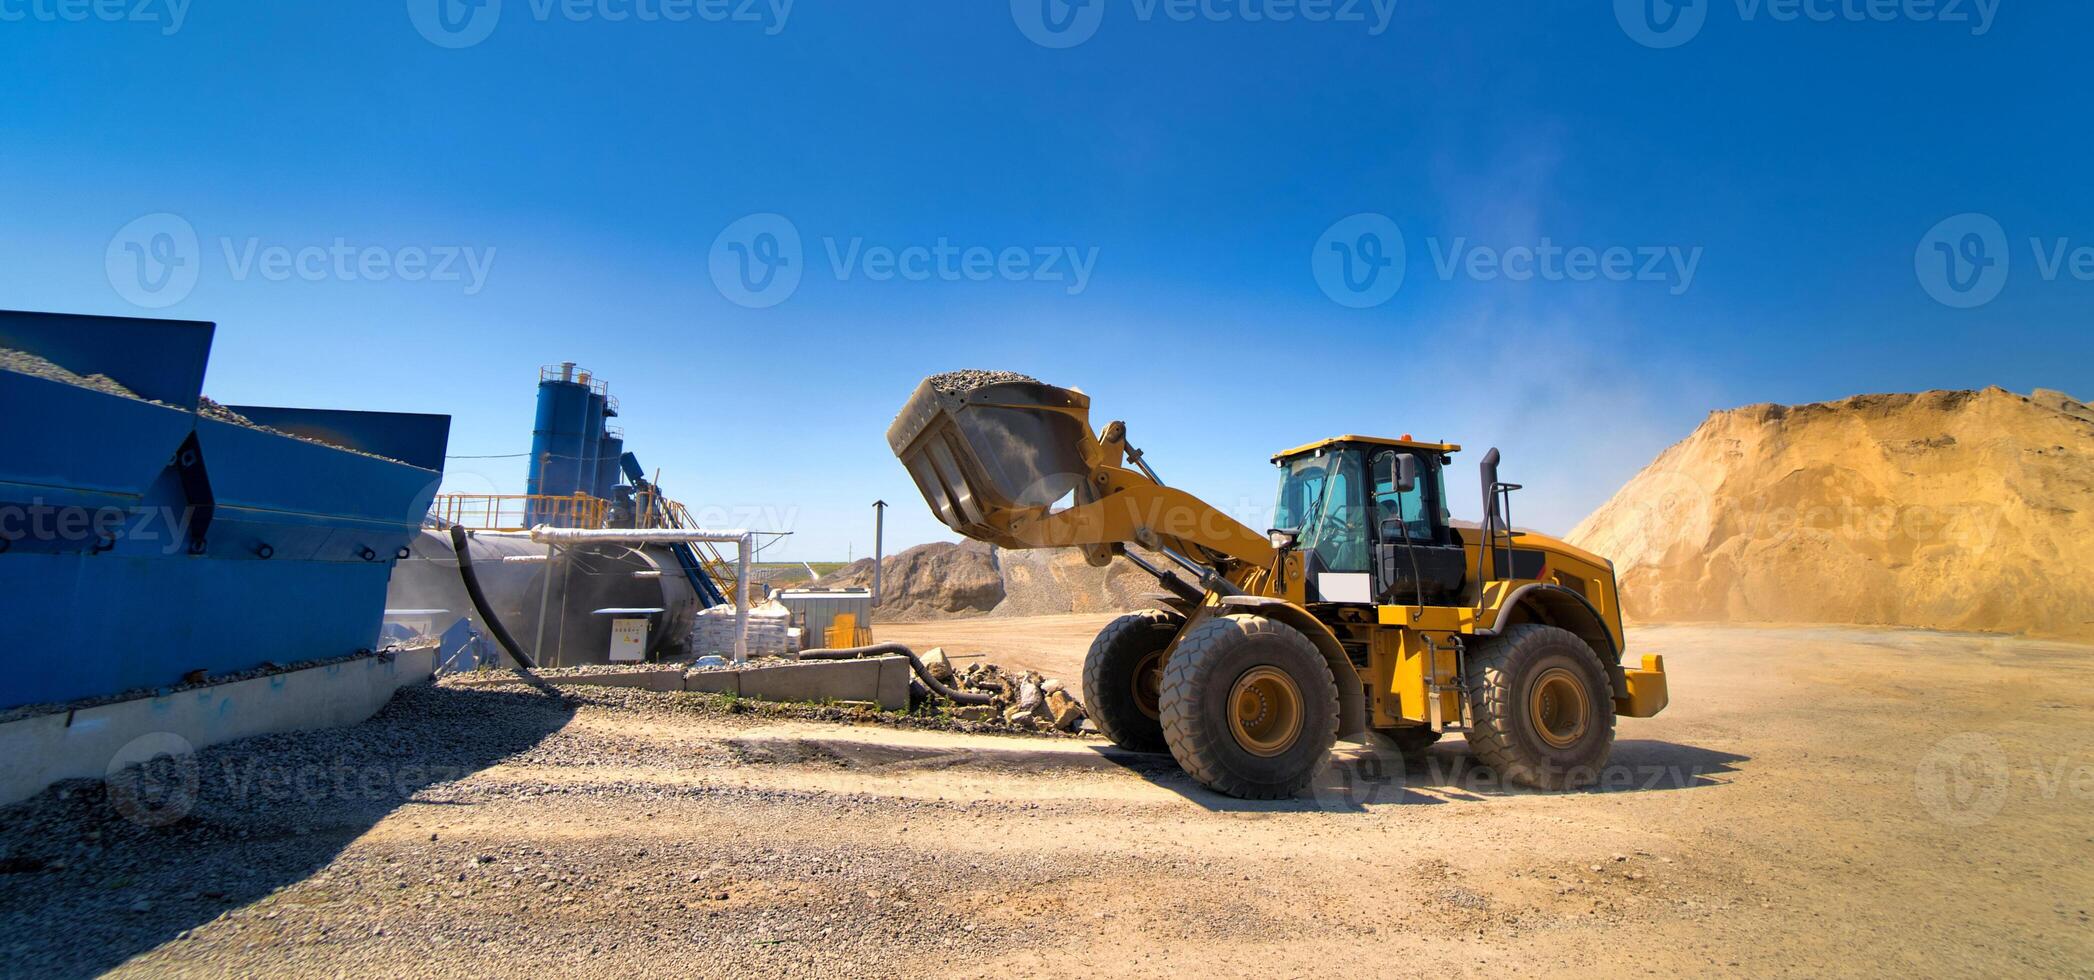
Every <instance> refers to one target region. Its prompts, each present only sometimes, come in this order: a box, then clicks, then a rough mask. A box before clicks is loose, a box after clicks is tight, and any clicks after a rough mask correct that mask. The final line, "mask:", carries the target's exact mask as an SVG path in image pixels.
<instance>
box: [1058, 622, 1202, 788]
mask: <svg viewBox="0 0 2094 980" xmlns="http://www.w3.org/2000/svg"><path fill="white" fill-rule="evenodd" d="M1184 625H1185V618H1184V617H1183V616H1180V615H1178V614H1177V613H1174V612H1166V611H1164V610H1162V609H1145V610H1142V611H1141V612H1135V613H1128V614H1127V615H1125V616H1121V617H1120V618H1118V619H1115V620H1113V621H1112V622H1110V623H1107V624H1105V628H1104V629H1102V630H1099V631H1098V638H1097V639H1095V640H1092V641H1091V652H1090V653H1088V654H1085V655H1084V658H1083V698H1084V710H1085V711H1086V712H1088V713H1089V715H1090V719H1091V721H1093V722H1095V723H1097V725H1098V731H1099V732H1100V733H1102V734H1104V736H1105V737H1106V738H1109V739H1112V743H1113V744H1114V745H1117V746H1119V747H1120V748H1123V749H1128V750H1130V751H1134V752H1162V751H1164V750H1165V748H1166V746H1165V745H1164V741H1163V722H1162V721H1161V720H1160V719H1161V717H1162V711H1161V709H1160V708H1159V707H1158V705H1157V703H1156V695H1157V693H1158V692H1159V691H1160V690H1161V688H1162V676H1161V671H1162V663H1161V661H1160V659H1153V658H1160V657H1161V655H1162V654H1163V651H1164V649H1165V648H1167V647H1169V646H1170V645H1171V638H1172V637H1174V636H1177V635H1178V629H1179V628H1180V627H1182V626H1184ZM1145 669H1151V670H1154V671H1156V672H1157V673H1156V674H1154V675H1153V676H1152V677H1151V678H1150V679H1149V681H1148V682H1147V683H1142V682H1141V680H1140V678H1139V677H1138V676H1137V675H1138V673H1139V672H1140V671H1142V670H1145Z"/></svg>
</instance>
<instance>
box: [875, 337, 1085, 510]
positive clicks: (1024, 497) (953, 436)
mask: <svg viewBox="0 0 2094 980" xmlns="http://www.w3.org/2000/svg"><path fill="white" fill-rule="evenodd" d="M984 377H985V375H984V374H983V373H981V372H967V373H959V374H951V375H938V376H935V377H932V378H928V379H925V381H924V382H923V383H922V384H920V385H918V386H917V387H916V393H915V394H914V395H911V396H910V398H909V402H908V404H907V405H904V406H903V407H902V411H901V414H900V415H898V416H896V417H895V420H894V424H893V425H892V426H890V427H888V429H887V443H888V445H889V446H890V447H892V448H893V449H894V455H895V457H896V458H898V459H900V460H901V461H902V465H903V466H906V467H908V469H909V475H910V476H912V477H914V478H915V480H916V488H917V489H918V490H920V491H922V493H923V499H924V500H925V501H926V502H928V503H929V504H930V505H931V510H932V511H933V512H934V513H936V514H937V515H938V519H939V520H940V521H943V522H945V525H946V526H947V527H950V528H952V529H953V530H955V531H958V532H959V533H961V534H963V535H966V536H967V537H970V538H973V539H975V540H977V541H987V542H989V543H991V544H995V545H999V546H1002V547H1006V548H1023V547H1028V545H1027V544H1026V543H1024V542H1022V541H1020V540H1019V539H1018V538H1016V537H1014V536H1013V535H1012V533H1011V529H1012V528H1013V527H1015V526H1018V525H1020V524H1023V523H1028V522H1031V521H1034V520H1037V519H1038V518H1039V517H1040V516H1042V515H1044V514H1046V513H1048V509H1049V508H1050V507H1051V506H1053V505H1054V504H1055V503H1056V502H1058V501H1061V500H1062V498H1064V497H1067V496H1069V495H1070V494H1071V493H1072V492H1076V491H1078V490H1079V488H1081V487H1082V486H1083V485H1084V482H1085V481H1086V480H1087V479H1089V477H1090V473H1091V462H1090V461H1091V460H1093V459H1095V458H1096V457H1097V453H1098V442H1097V436H1096V434H1094V433H1093V432H1092V431H1091V423H1090V408H1091V399H1090V396H1088V395H1085V394H1084V393H1082V392H1080V391H1074V390H1071V389H1068V388H1057V387H1055V386H1053V385H1049V384H1042V383H1040V382H1038V381H1032V380H1021V381H1009V380H988V381H986V383H985V382H984V380H983V379H984ZM986 377H987V378H990V379H996V378H1000V377H1013V376H997V375H986Z"/></svg>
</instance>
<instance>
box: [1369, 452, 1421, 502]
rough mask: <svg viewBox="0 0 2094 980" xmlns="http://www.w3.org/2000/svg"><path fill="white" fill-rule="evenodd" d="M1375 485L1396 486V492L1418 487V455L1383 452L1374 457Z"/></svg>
mask: <svg viewBox="0 0 2094 980" xmlns="http://www.w3.org/2000/svg"><path fill="white" fill-rule="evenodd" d="M1374 485H1375V486H1376V487H1377V488H1379V487H1394V488H1395V490H1394V492H1395V493H1409V492H1411V491H1412V490H1416V489H1417V488H1418V457H1416V456H1413V455H1411V454H1410V453H1383V454H1381V455H1379V456H1376V457H1374Z"/></svg>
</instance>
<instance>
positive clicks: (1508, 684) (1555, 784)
mask: <svg viewBox="0 0 2094 980" xmlns="http://www.w3.org/2000/svg"><path fill="white" fill-rule="evenodd" d="M1467 669H1468V675H1469V676H1468V681H1469V690H1468V694H1469V711H1470V713H1471V714H1472V715H1473V716H1474V725H1473V727H1471V728H1470V730H1469V733H1468V736H1469V749H1470V751H1472V752H1474V753H1475V754H1476V757H1477V758H1478V759H1480V760H1482V762H1483V764H1484V765H1487V766H1489V767H1490V768H1491V770H1492V771H1494V772H1496V773H1497V774H1498V775H1499V777H1500V778H1503V779H1506V780H1509V781H1511V782H1515V783H1522V784H1525V785H1528V786H1533V787H1537V788H1540V789H1575V788H1577V787H1579V786H1584V785H1587V784H1590V783H1592V782H1593V781H1595V780H1597V779H1598V778H1599V774H1600V768H1601V767H1602V766H1605V765H1606V764H1607V754H1608V753H1609V752H1610V751H1612V750H1613V747H1614V696H1613V689H1612V688H1611V687H1610V686H1609V685H1608V683H1607V669H1606V668H1605V667H1604V666H1602V665H1601V663H1600V658H1599V654H1597V653H1594V652H1593V650H1592V647H1590V646H1588V645H1586V643H1585V641H1584V640H1581V639H1579V638H1578V635H1577V634H1575V633H1572V632H1570V631H1568V630H1562V629H1557V628H1556V627H1554V626H1542V625H1539V624H1535V623H1523V624H1521V625H1518V626H1514V627H1511V628H1509V629H1507V630H1506V631H1505V632H1503V633H1500V634H1499V635H1497V636H1495V637H1492V638H1491V639H1489V640H1487V641H1485V642H1484V643H1483V644H1482V645H1481V646H1479V647H1478V648H1477V649H1476V651H1475V652H1474V653H1471V654H1470V655H1469V658H1468V667H1467Z"/></svg>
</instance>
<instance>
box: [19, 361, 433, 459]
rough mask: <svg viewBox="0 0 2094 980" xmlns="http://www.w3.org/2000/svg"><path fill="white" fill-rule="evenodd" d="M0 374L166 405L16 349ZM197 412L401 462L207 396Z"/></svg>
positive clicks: (102, 377)
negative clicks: (264, 420) (275, 423)
mask: <svg viewBox="0 0 2094 980" xmlns="http://www.w3.org/2000/svg"><path fill="white" fill-rule="evenodd" d="M0 371H12V372H14V373H16V374H26V375H29V376H30V377H33V378H43V379H45V380H47V381H60V382H64V383H66V384H69V385H76V386H78V387H81V388H88V389H92V390H94V391H99V392H101V393H103V394H105V395H115V396H117V397H119V398H129V399H131V400H133V401H141V402H149V403H151V404H154V405H164V404H166V403H165V402H158V401H154V400H153V399H150V398H147V397H145V396H143V395H140V394H138V393H137V392H135V391H132V390H131V389H129V388H126V387H124V386H123V385H121V384H119V383H117V382H116V380H115V379H112V378H110V377H109V376H108V375H106V374H86V375H83V374H75V373H73V372H71V371H68V370H66V369H65V368H62V367H60V366H58V365H56V364H53V363H51V362H50V361H49V360H47V359H45V358H42V357H38V356H37V355H35V354H31V353H29V352H27V351H19V350H15V349H13V348H10V347H0ZM196 411H197V414H198V415H201V416H203V417H204V418H207V419H216V420H217V421H220V422H227V423H231V424H233V425H238V426H243V427H245V428H249V429H255V430H258V431H261V432H268V433H271V434H274V435H279V436H283V437H285V438H289V439H296V440H298V441H300V442H309V443H312V444H313V445H315V446H326V447H327V448H329V449H338V450H341V451H342V452H345V453H355V454H357V455H358V456H368V457H370V458H372V459H382V460H385V461H386V462H388V463H398V462H400V461H399V460H397V459H392V458H390V457H386V456H380V455H378V454H376V453H367V452H364V451H362V450H360V449H351V448H349V447H348V446H338V445H335V444H334V443H331V442H327V441H324V440H320V439H312V438H308V437H306V436H301V435H297V434H295V433H290V432H285V431H284V430H282V429H274V428H270V427H269V426H266V425H263V424H261V423H260V422H256V421H255V420H253V419H251V418H248V417H247V416H245V415H242V414H240V413H239V412H235V411H233V410H232V409H230V408H227V407H225V406H224V405H222V404H220V403H219V402H217V401H215V400H213V399H212V398H211V397H210V396H208V395H204V396H200V397H198V398H197V400H196Z"/></svg>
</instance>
